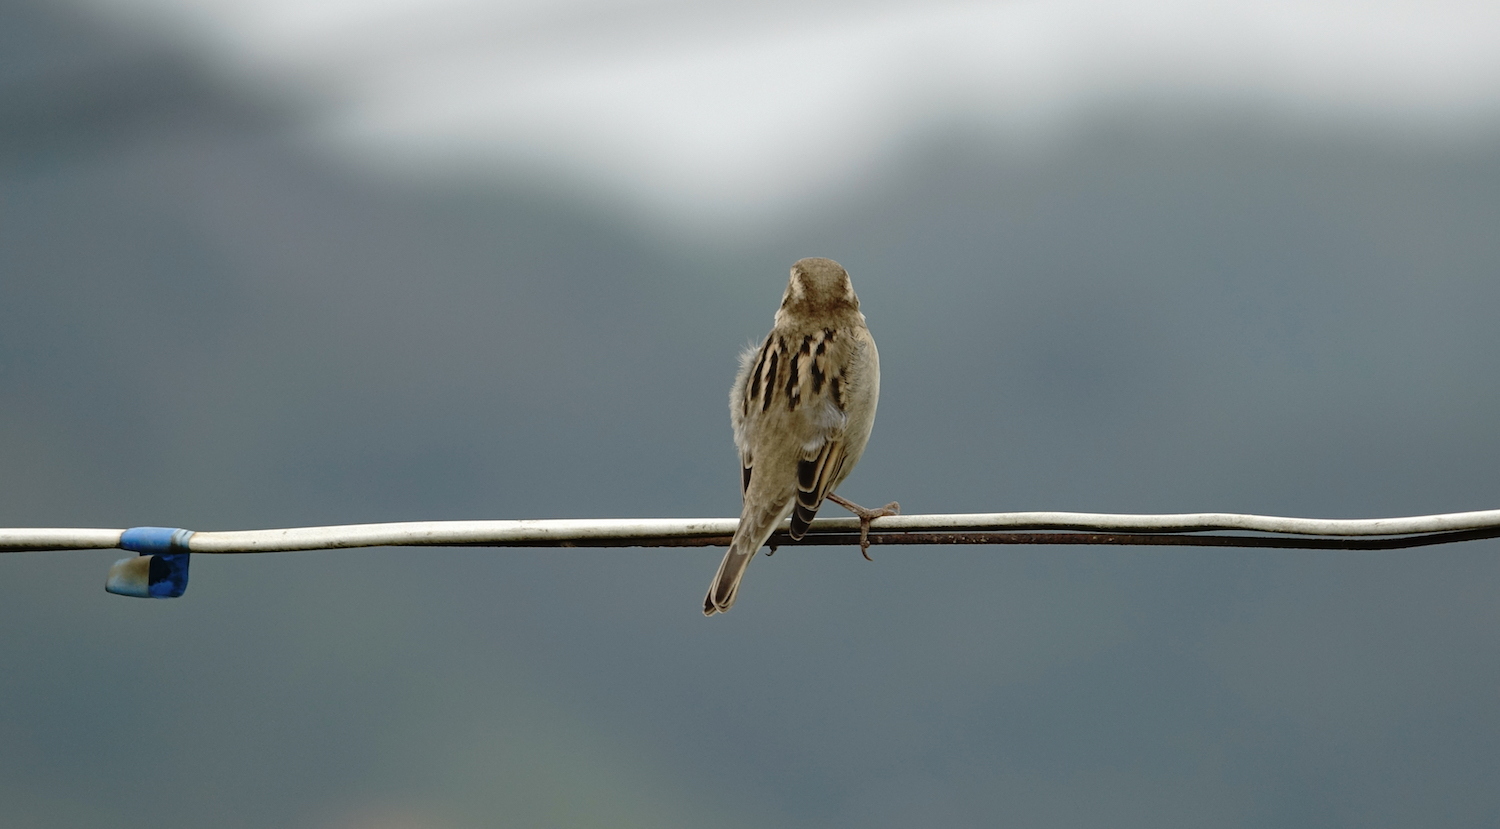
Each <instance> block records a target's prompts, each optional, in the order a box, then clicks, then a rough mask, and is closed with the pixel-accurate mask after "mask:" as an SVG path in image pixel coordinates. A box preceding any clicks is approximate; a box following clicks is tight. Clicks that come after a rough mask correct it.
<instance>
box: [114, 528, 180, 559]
mask: <svg viewBox="0 0 1500 829" xmlns="http://www.w3.org/2000/svg"><path fill="white" fill-rule="evenodd" d="M192 537H193V531H192V530H179V529H176V528H173V527H131V528H130V529H128V530H126V531H125V532H123V533H120V549H122V550H129V551H131V552H132V553H140V554H141V555H143V556H144V555H151V554H152V553H185V552H187V551H188V539H190V538H192Z"/></svg>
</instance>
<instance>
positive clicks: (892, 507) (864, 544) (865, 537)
mask: <svg viewBox="0 0 1500 829" xmlns="http://www.w3.org/2000/svg"><path fill="white" fill-rule="evenodd" d="M828 500H830V501H832V502H834V503H835V504H838V505H839V506H841V507H843V508H844V509H846V510H849V511H850V512H852V513H854V514H855V516H857V517H858V518H859V554H860V555H862V556H864V557H865V561H874V560H875V559H873V558H870V522H871V521H873V520H875V519H876V518H882V517H884V516H887V515H900V514H901V505H900V504H898V503H896V502H895V501H892V502H890V503H889V504H886V505H885V506H883V507H881V508H880V509H865V508H864V507H862V506H860V505H859V504H856V503H854V502H853V501H848V500H845V499H843V498H840V497H839V496H837V495H835V494H833V493H832V492H830V493H828Z"/></svg>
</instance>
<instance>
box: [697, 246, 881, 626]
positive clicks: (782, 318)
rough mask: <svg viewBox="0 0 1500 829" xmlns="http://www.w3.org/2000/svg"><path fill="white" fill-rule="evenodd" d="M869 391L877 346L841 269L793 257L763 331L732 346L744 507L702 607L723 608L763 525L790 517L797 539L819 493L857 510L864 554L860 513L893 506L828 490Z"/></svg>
mask: <svg viewBox="0 0 1500 829" xmlns="http://www.w3.org/2000/svg"><path fill="white" fill-rule="evenodd" d="M879 398H880V355H879V354H878V353H877V352H876V350H875V340H874V339H872V338H871V337H870V329H868V328H867V327H865V316H864V314H861V313H860V311H859V297H857V296H855V295H854V288H853V286H852V285H850V284H849V274H848V272H847V271H845V270H844V269H843V267H842V266H840V265H839V263H837V262H835V261H833V260H832V259H818V258H814V259H803V260H801V261H799V262H797V264H795V265H793V266H792V273H791V279H790V281H788V282H787V286H786V293H784V294H783V295H782V297H781V308H780V309H778V310H777V311H776V319H775V323H774V324H773V325H772V327H771V333H769V334H767V335H766V338H765V339H764V340H762V341H761V343H760V344H759V345H757V346H754V347H752V348H748V349H746V350H745V352H744V353H743V354H741V355H740V370H739V374H738V375H736V376H735V378H734V385H733V386H732V387H730V389H729V420H730V424H731V425H732V426H733V427H734V445H735V448H736V449H738V450H739V455H740V494H741V497H742V498H743V500H744V506H743V508H742V509H741V510H740V523H739V527H738V528H737V529H736V530H735V533H734V538H733V539H732V540H731V541H730V542H729V551H728V552H726V553H725V554H724V561H723V563H722V564H720V565H719V572H718V574H717V575H715V576H714V580H713V584H711V585H710V586H709V588H708V596H707V598H705V599H704V600H703V615H705V616H712V615H714V614H715V613H723V612H725V611H727V610H729V608H731V607H733V606H734V600H735V597H736V596H737V595H738V593H739V589H740V580H741V579H743V578H744V577H745V568H746V567H747V566H749V564H750V560H751V559H752V558H754V557H755V553H756V552H757V551H758V550H760V548H761V546H762V545H764V544H765V543H766V541H767V539H769V538H770V537H771V533H772V532H774V531H775V530H776V528H777V527H779V526H780V525H781V522H782V521H784V520H786V518H787V517H788V516H790V517H791V519H792V523H791V528H790V530H789V535H790V536H791V537H792V538H793V539H800V538H802V536H803V535H804V534H805V533H806V532H807V528H808V525H809V524H811V523H812V520H813V516H815V515H817V514H818V507H820V506H822V504H823V499H824V498H828V499H829V500H832V501H834V502H835V503H838V504H841V505H843V506H844V507H846V508H847V509H849V510H850V511H851V512H853V513H854V514H855V515H857V516H859V518H860V530H861V532H860V550H861V552H863V553H864V555H865V558H869V552H868V549H869V540H868V534H869V526H870V521H871V520H872V519H874V518H878V517H880V516H882V515H894V514H896V512H897V511H898V510H899V509H900V507H899V505H897V504H896V503H894V502H892V503H890V504H887V505H886V506H885V507H884V508H882V509H878V510H867V509H864V508H863V507H860V506H858V505H857V504H852V503H850V502H848V501H845V500H844V499H843V498H840V497H839V496H837V495H834V494H833V490H834V489H835V488H836V487H837V486H838V485H839V484H840V483H842V482H843V480H844V479H845V478H846V477H848V476H849V473H850V472H852V471H853V470H854V465H855V464H856V463H858V462H859V457H860V455H861V454H863V453H864V451H865V444H866V442H868V441H869V439H870V429H871V427H873V426H874V425H875V404H876V402H877V401H878V400H879Z"/></svg>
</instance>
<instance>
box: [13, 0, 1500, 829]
mask: <svg viewBox="0 0 1500 829" xmlns="http://www.w3.org/2000/svg"><path fill="white" fill-rule="evenodd" d="M311 105H312V104H310V103H309V102H307V101H295V102H282V101H279V100H278V99H277V98H276V97H275V96H274V95H272V94H270V93H268V92H266V91H264V90H246V89H241V88H237V87H232V86H229V85H226V83H225V82H224V81H223V80H222V79H219V78H218V77H216V76H215V75H214V74H213V72H212V70H211V69H209V68H207V67H205V66H204V65H202V64H200V62H198V61H197V60H196V59H193V58H191V57H186V56H184V55H182V54H179V53H175V52H174V51H173V50H172V49H169V48H167V47H165V46H162V45H160V44H157V43H154V42H151V41H149V40H147V39H144V38H142V37H137V36H130V37H127V36H125V35H122V34H120V33H118V32H113V31H111V30H109V29H107V28H103V27H100V26H98V25H96V24H92V23H90V22H89V21H88V20H87V19H86V18H83V17H77V16H75V17H67V16H64V15H62V14H61V13H60V12H58V11H57V10H56V9H54V8H53V7H50V6H45V7H44V6H29V5H25V4H15V3H10V4H7V5H4V6H0V526H106V527H109V526H114V527H123V526H129V525H143V524H165V525H174V526H186V527H192V528H198V529H228V528H240V527H263V526H291V525H300V524H313V523H342V522H360V521H382V520H405V519H425V518H431V519H436V518H480V517H546V516H674V515H675V516H689V515H729V514H733V513H734V512H735V511H736V510H737V503H736V469H735V467H734V456H733V451H732V448H731V446H730V438H729V428H728V418H727V411H726V408H725V406H726V394H727V387H728V383H729V380H730V378H731V376H732V374H733V371H734V368H735V365H736V353H737V350H738V349H739V348H741V347H742V346H744V345H746V344H747V343H749V342H750V341H751V340H752V339H754V338H757V337H759V336H761V335H762V334H763V333H764V331H765V330H766V328H767V327H768V326H769V324H770V320H771V314H772V312H773V311H774V309H775V303H776V301H777V298H778V297H779V295H780V292H781V290H782V288H783V285H784V280H785V273H786V269H787V267H788V266H789V265H790V264H791V262H792V261H794V260H795V259H797V258H798V257H801V256H807V255H828V256H832V257H834V258H837V259H839V260H840V261H841V262H843V263H844V264H845V265H846V266H848V267H849V269H850V271H851V273H852V274H853V275H854V279H855V285H856V288H857V289H858V290H859V292H860V295H861V298H862V301H863V303H864V309H865V311H866V313H867V315H868V316H869V319H870V324H871V328H872V330H873V331H874V333H875V335H876V338H877V340H878V341H879V343H880V348H881V356H882V361H883V375H884V380H883V398H882V401H881V407H880V416H879V420H878V425H877V427H876V432H875V437H874V441H873V442H872V444H871V448H870V451H869V453H868V454H867V455H866V457H865V459H864V461H863V462H862V464H861V466H860V468H859V470H858V471H857V472H856V473H855V474H854V476H853V477H852V478H851V479H850V481H849V483H848V485H847V486H846V487H845V492H846V494H847V495H849V496H850V497H851V498H853V499H855V500H859V501H865V502H870V503H883V502H884V501H885V500H889V499H892V498H896V499H899V500H900V501H901V502H902V504H903V505H904V506H905V507H906V509H907V511H909V512H928V511H967V510H1010V509H1064V510H1067V509H1073V510H1101V511H1152V512H1154V511H1162V512H1167V511H1188V510H1206V509H1213V510H1227V511H1260V512H1275V513H1289V514H1298V515H1312V516H1330V517H1332V516H1377V515H1388V514H1415V513H1422V512H1429V511H1432V512H1435V511H1451V510H1464V509H1480V508H1491V507H1494V506H1496V504H1497V502H1500V488H1497V486H1496V484H1495V482H1494V473H1493V470H1494V469H1495V468H1496V467H1497V465H1500V440H1497V439H1496V438H1495V436H1494V429H1493V424H1494V423H1495V422H1496V419H1497V415H1500V394H1497V391H1496V384H1495V382H1494V381H1493V380H1492V379H1491V378H1492V375H1493V374H1494V371H1493V364H1494V362H1495V359H1496V355H1497V354H1500V334H1497V333H1496V327H1495V325H1494V323H1493V317H1494V314H1495V311H1496V309H1497V308H1500V279H1497V278H1496V277H1497V276H1500V236H1497V234H1496V233H1495V228H1497V227H1500V143H1497V142H1493V141H1492V142H1490V143H1488V144H1470V145H1467V146H1459V145H1457V144H1454V145H1451V146H1444V147H1439V146H1435V145H1414V144H1401V143H1397V142H1395V141H1391V142H1383V141H1381V140H1380V139H1375V138H1371V139H1368V140H1365V139H1355V138H1351V137H1347V136H1345V137H1337V136H1329V135H1313V134H1308V133H1303V132H1298V131H1297V130H1295V129H1291V128H1288V127H1284V126H1276V125H1272V124H1268V123H1266V121H1265V119H1263V118H1255V117H1250V116H1246V115H1244V114H1235V113H1221V114H1217V115H1211V114H1209V115H1201V116H1199V117H1191V118H1181V119H1177V120H1174V121H1173V122H1172V123H1170V124H1168V123H1165V122H1161V123H1158V122H1156V121H1153V120H1150V119H1148V118H1145V117H1139V118H1136V117H1131V116H1129V115H1128V114H1119V113H1117V114H1116V115H1114V116H1111V117H1108V118H1105V117H1101V118H1100V119H1098V121H1097V122H1096V124H1095V125H1094V126H1093V127H1091V128H1088V129H1080V130H1078V131H1076V132H1074V133H1070V134H1068V135H1066V136H1060V137H1059V138H1058V139H1057V140H1056V141H1055V142H1054V143H1053V144H1051V145H1050V146H1040V145H1032V146H1028V147H1025V148H1022V147H1017V146H1008V145H1000V144H997V143H996V142H994V141H990V140H987V139H984V138H982V137H977V136H973V135H955V136H947V137H944V136H934V137H932V139H931V140H930V141H929V142H928V143H925V144H922V145H918V146H914V147H912V148H911V149H910V151H909V152H907V153H906V154H905V155H903V156H902V157H901V158H899V159H896V160H893V161H892V162H891V163H889V164H888V165H886V166H884V167H883V168H882V169H880V170H877V171H874V172H872V174H871V176H870V177H869V178H868V179H867V180H865V181H862V182H860V183H858V184H857V185H853V186H851V189H850V190H849V191H848V192H843V193H828V194H825V195H824V196H821V197H816V198H812V199H809V200H807V201H804V202H801V203H799V204H798V205H795V206H788V208H787V215H786V218H785V220H784V221H783V222H781V223H779V224H777V225H776V226H778V227H781V228H784V229H783V230H778V231H774V232H766V233H764V234H762V235H758V236H755V237H753V238H751V237H746V238H741V239H736V240H732V242H723V243H722V244H721V242H722V240H721V241H720V242H716V241H714V240H713V239H712V238H709V237H707V236H696V235H693V233H692V231H689V230H686V229H684V228H681V227H671V226H666V225H662V224H656V225H651V224H649V223H648V222H645V221H643V220H642V219H641V218H640V217H638V216H633V215H626V214H625V213H624V212H620V211H616V210H613V209H611V208H609V207H607V206H606V204H607V200H606V199H603V198H600V199H598V200H596V201H592V202H585V201H581V200H580V199H579V198H577V197H572V196H568V195H565V192H566V191H564V190H563V189H561V188H558V189H556V190H551V189H548V187H547V186H546V183H545V182H536V181H533V182H531V183H530V184H527V185H524V186H523V185H518V184H501V183H492V182H488V181H487V180H483V179H478V178H476V180H475V181H474V182H473V183H472V184H470V185H469V186H467V187H464V188H459V187H455V186H454V185H453V184H452V183H451V181H450V182H449V183H446V184H442V185H439V184H430V185H423V184H420V183H412V182H411V181H409V180H406V181H405V182H404V183H403V182H401V181H398V180H396V179H391V180H384V181H381V180H374V179H371V178H369V177H367V176H365V175H364V174H362V173H361V172H359V168H357V167H354V166H352V165H347V164H345V163H344V161H343V160H342V159H340V158H338V157H337V153H336V152H335V151H332V150H329V149H327V148H326V147H315V146H313V145H312V144H310V143H309V142H307V141H306V140H304V138H303V137H302V136H301V133H299V131H298V127H299V125H300V123H301V122H300V121H299V117H300V116H299V113H300V112H304V111H306V110H305V108H306V107H308V106H311ZM643 228H651V229H649V230H647V229H643ZM1495 550H1496V546H1495V545H1494V544H1493V543H1488V542H1486V543H1476V544H1470V545H1464V546H1461V547H1453V548H1445V549H1432V550H1427V551H1423V552H1420V553H1411V552H1401V553H1391V554H1371V555H1361V556H1353V555H1348V556H1338V555H1327V554H1317V555H1302V554H1288V553H1274V554H1267V553H1213V554H1202V553H1182V552H1180V551H1129V552H1123V553H1122V552H1120V551H1100V550H1092V549H1088V550H1066V551H1058V550H1023V549H1016V550H1011V549H1007V550H1002V551H980V550H962V551H954V550H947V549H944V550H902V551H887V552H884V553H881V552H879V551H878V550H877V555H876V559H877V560H876V563H875V564H873V565H872V564H867V563H865V562H863V561H862V560H859V556H858V554H857V552H855V551H823V552H797V551H783V552H782V553H781V554H778V555H777V556H776V557H775V558H772V559H769V560H767V561H764V562H761V563H757V564H756V566H755V569H754V572H752V573H751V574H750V576H749V577H748V579H747V583H746V587H745V592H744V596H743V600H742V601H741V602H740V603H739V606H737V607H736V609H735V612H734V613H733V614H732V615H731V616H729V617H727V618H726V619H723V620H714V621H712V622H705V621H704V620H703V619H702V618H701V617H700V616H699V614H698V612H697V610H696V606H697V604H698V601H699V599H700V596H701V591H702V590H703V588H704V587H706V585H707V582H708V579H709V577H710V575H711V574H712V571H713V567H714V565H715V563H716V562H717V557H718V555H719V553H718V551H667V552H655V551H646V552H643V551H629V552H618V551H611V552H603V551H550V552H544V553H528V552H525V551H503V552H491V551H475V550H466V551H425V552H421V553H416V554H402V553H397V552H392V551H370V552H359V553H330V554H326V555H324V554H318V555H304V556H298V555H286V556H269V557H253V558H239V559H233V558H221V559H211V558H208V557H202V556H200V557H198V558H197V559H196V560H195V562H194V570H193V582H192V586H191V588H190V590H189V593H188V595H187V596H185V597H184V598H183V599H181V600H175V601H173V602H157V603H151V602H135V601H130V600H125V599H120V598H116V597H111V596H107V595H105V594H104V593H103V591H102V590H101V589H100V588H101V586H102V582H103V578H104V573H105V570H106V569H107V566H108V564H109V562H110V561H112V560H113V559H114V558H115V557H117V556H116V555H114V554H82V553H78V554H68V555H45V556H44V555H16V556H5V557H3V559H0V569H3V571H4V572H3V578H0V585H3V589H4V593H3V597H0V629H3V630H5V631H7V634H6V635H5V636H4V637H0V660H3V661H4V663H5V664H6V665H7V666H8V667H7V670H6V671H5V672H3V676H0V710H3V711H5V712H6V713H5V714H4V715H0V745H4V746H6V747H7V751H5V752H4V753H3V757H0V803H4V804H8V805H7V806H5V807H0V824H6V823H9V824H10V825H17V826H27V827H31V826H64V825H68V826H72V825H83V824H86V825H111V826H134V825H142V826H144V825H182V826H189V825H205V824H213V825H225V826H272V825H275V826H285V825H295V826H314V825H317V826H334V825H355V824H356V822H357V821H356V819H355V818H354V817H349V815H355V814H360V815H363V814H366V812H367V811H368V810H374V811H373V812H371V814H374V815H375V817H374V818H371V819H370V820H369V821H368V822H369V823H371V824H374V825H381V824H379V822H378V820H377V818H378V819H384V820H387V823H386V824H384V825H394V824H393V823H392V822H391V821H394V820H395V818H389V817H388V816H387V817H383V818H382V817H381V815H387V811H388V812H389V814H409V813H412V812H413V811H414V812H415V813H416V814H418V815H419V816H425V817H423V818H422V819H421V820H418V819H416V818H413V819H411V820H410V821H408V822H411V823H418V824H421V823H431V824H434V825H453V826H482V825H495V824H497V823H512V824H518V825H519V824H525V825H536V826H550V825H556V826H578V825H590V824H599V825H604V824H608V825H611V826H618V825H622V824H623V825H630V824H632V823H635V824H639V825H643V826H644V825H650V826H670V825H688V824H690V823H698V822H700V821H701V819H702V817H703V815H704V814H705V813H711V814H712V815H713V816H714V819H715V822H724V823H729V824H736V823H738V824H744V825H767V824H774V825H785V826H806V827H822V826H842V825H860V826H908V825H913V824H916V823H929V822H939V823H942V824H944V825H956V826H965V825H974V826H979V825H994V824H996V823H1022V824H1026V825H1038V826H1069V827H1077V826H1088V825H1110V826H1152V827H1160V826H1171V825H1203V824H1205V823H1212V824H1224V825H1269V824H1274V825H1278V826H1320V827H1322V826H1361V827H1365V826H1397V825H1408V824H1409V823H1411V822H1413V821H1412V820H1411V818H1413V817H1415V816H1418V815H1420V816H1421V822H1422V823H1423V825H1439V826H1444V825H1447V826H1471V825H1481V824H1483V823H1484V822H1485V821H1486V819H1487V818H1490V817H1493V816H1494V815H1495V814H1496V811H1497V810H1500V797H1497V795H1496V794H1495V792H1494V790H1493V787H1492V786H1489V785H1487V782H1486V781H1488V780H1489V779H1490V778H1492V777H1493V776H1494V772H1495V771H1496V770H1497V769H1500V755H1497V754H1496V751H1495V749H1494V746H1495V745H1497V744H1500V741H1497V737H1500V720H1497V719H1496V717H1495V714H1494V706H1493V704H1492V702H1493V699H1492V698H1493V688H1494V687H1495V685H1496V682H1497V680H1500V647H1497V640H1496V638H1495V635H1494V631H1495V630H1496V629H1497V627H1496V622H1497V621H1500V619H1496V611H1495V608H1496V607H1497V605H1496V604H1495V602H1494V599H1493V597H1494V589H1495V585H1496V584H1497V582H1496V578H1497V576H1500V569H1497V565H1496V561H1495V556H1494V554H1495ZM122 712H128V713H126V714H122ZM154 769H170V770H172V774H173V775H174V776H173V778H172V785H173V786H174V787H176V789H175V790H176V791H179V792H181V793H182V794H181V795H180V797H179V799H176V800H173V801H172V802H169V803H165V804H164V803H162V802H159V801H158V800H157V799H156V793H157V792H158V791H159V789H158V788H154V787H151V786H145V785H142V784H141V782H140V778H139V775H140V774H142V773H144V770H154ZM132 775H136V776H132ZM268 793H274V796H272V795H271V794H268ZM361 810H366V811H361ZM382 810H387V811H382ZM934 819H936V820H934ZM340 821H344V822H342V823H340Z"/></svg>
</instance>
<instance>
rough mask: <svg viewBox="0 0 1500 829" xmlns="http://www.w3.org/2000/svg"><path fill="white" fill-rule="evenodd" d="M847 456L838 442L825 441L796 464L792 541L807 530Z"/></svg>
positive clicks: (842, 445)
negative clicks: (795, 502)
mask: <svg viewBox="0 0 1500 829" xmlns="http://www.w3.org/2000/svg"><path fill="white" fill-rule="evenodd" d="M847 457H848V455H847V454H845V452H844V442H843V441H842V440H829V441H827V442H825V443H824V444H823V446H822V447H821V448H820V449H819V450H818V452H817V454H815V455H812V456H810V457H804V458H803V459H802V460H800V461H798V462H797V504H796V506H795V507H794V508H793V509H792V527H791V531H790V535H791V536H792V538H801V537H802V536H804V535H806V534H807V527H808V525H809V524H811V523H812V520H813V518H814V517H815V516H816V515H817V514H818V507H820V506H822V505H823V499H824V498H825V497H827V496H828V491H829V490H831V489H832V488H833V485H834V484H835V483H836V482H837V481H838V480H839V478H840V475H839V473H840V472H841V471H842V470H843V468H844V461H845V459H846V458H847Z"/></svg>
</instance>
